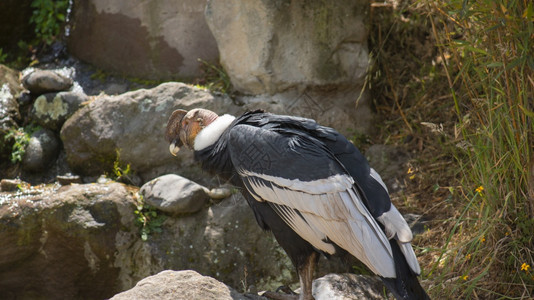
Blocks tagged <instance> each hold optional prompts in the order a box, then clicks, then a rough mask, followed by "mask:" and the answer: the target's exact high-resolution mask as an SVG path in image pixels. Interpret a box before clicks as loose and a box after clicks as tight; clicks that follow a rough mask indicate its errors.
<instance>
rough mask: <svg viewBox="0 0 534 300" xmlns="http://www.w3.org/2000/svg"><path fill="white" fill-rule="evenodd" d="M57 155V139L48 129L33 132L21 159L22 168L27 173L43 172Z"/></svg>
mask: <svg viewBox="0 0 534 300" xmlns="http://www.w3.org/2000/svg"><path fill="white" fill-rule="evenodd" d="M58 153H59V139H58V138H57V137H56V134H55V133H54V132H52V131H51V130H48V129H41V130H38V131H36V132H34V133H33V134H32V135H31V137H30V142H29V143H28V145H27V146H26V150H25V152H24V156H23V157H22V168H23V169H24V170H25V171H29V172H40V171H44V170H45V169H46V167H47V166H48V165H50V164H51V163H52V162H53V161H54V160H55V159H56V157H57V155H58Z"/></svg>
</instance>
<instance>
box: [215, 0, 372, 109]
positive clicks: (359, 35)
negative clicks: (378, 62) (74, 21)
mask: <svg viewBox="0 0 534 300" xmlns="http://www.w3.org/2000/svg"><path fill="white" fill-rule="evenodd" d="M368 7H369V1H368V0H359V1H352V0H344V1H329V2H317V1H306V0H298V1H262V0H254V1H229V0H224V1H220V0H209V1H208V5H207V7H206V10H205V15H206V20H207V23H208V25H209V27H210V29H211V31H212V33H213V35H214V37H215V39H216V40H217V46H218V47H219V51H220V57H221V63H222V65H223V66H224V68H225V70H226V71H227V72H228V75H229V77H230V79H231V81H232V83H233V85H234V87H235V88H236V89H237V90H238V91H240V92H243V93H247V94H253V95H257V94H264V93H267V94H274V93H277V92H282V91H285V90H287V89H289V88H290V87H296V88H298V89H300V90H302V89H303V88H304V87H310V86H316V87H319V86H323V87H325V86H330V87H332V86H336V87H340V86H345V87H347V86H354V85H361V84H362V83H363V81H364V77H365V74H366V70H367V67H368V64H369V59H368V50H367V26H366V23H367V20H366V19H367V14H368V11H367V9H368ZM355 99H356V98H354V99H353V100H355Z"/></svg>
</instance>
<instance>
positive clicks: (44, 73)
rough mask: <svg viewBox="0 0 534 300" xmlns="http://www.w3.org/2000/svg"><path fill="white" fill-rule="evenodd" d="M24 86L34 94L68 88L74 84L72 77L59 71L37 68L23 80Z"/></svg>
mask: <svg viewBox="0 0 534 300" xmlns="http://www.w3.org/2000/svg"><path fill="white" fill-rule="evenodd" d="M21 82H22V85H23V86H24V88H26V89H27V90H29V91H30V92H31V93H32V94H34V95H41V94H43V93H50V92H59V91H65V90H68V89H69V88H70V87H71V86H72V83H73V82H72V79H70V78H68V77H65V76H63V75H62V74H60V73H59V72H54V71H51V70H40V69H35V70H33V72H30V73H28V74H26V75H24V77H23V78H22V80H21Z"/></svg>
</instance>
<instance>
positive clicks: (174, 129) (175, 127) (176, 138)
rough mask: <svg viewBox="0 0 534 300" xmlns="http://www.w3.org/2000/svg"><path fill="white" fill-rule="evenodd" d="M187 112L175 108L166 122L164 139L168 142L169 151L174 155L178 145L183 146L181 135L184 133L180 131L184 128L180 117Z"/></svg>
mask: <svg viewBox="0 0 534 300" xmlns="http://www.w3.org/2000/svg"><path fill="white" fill-rule="evenodd" d="M186 114H187V111H185V110H183V109H177V110H175V111H174V112H173V113H172V115H171V116H170V118H169V121H168V122H167V128H166V130H165V139H166V140H167V141H168V142H169V144H170V145H169V151H170V152H171V154H172V155H174V156H176V154H177V153H178V151H180V147H182V146H183V141H182V139H181V136H182V135H184V134H185V132H184V133H182V132H183V131H184V128H182V119H183V118H184V117H185V115H186Z"/></svg>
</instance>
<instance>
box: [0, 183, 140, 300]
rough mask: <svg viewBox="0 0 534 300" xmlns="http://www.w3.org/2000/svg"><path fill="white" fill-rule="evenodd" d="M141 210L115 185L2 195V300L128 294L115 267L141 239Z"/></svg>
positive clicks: (89, 185)
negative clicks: (136, 213)
mask: <svg viewBox="0 0 534 300" xmlns="http://www.w3.org/2000/svg"><path fill="white" fill-rule="evenodd" d="M135 207H136V206H135V201H134V198H133V197H132V195H131V193H130V191H129V190H128V189H127V188H126V187H125V186H123V185H120V184H117V183H111V184H105V185H100V184H87V185H71V186H63V187H61V188H59V186H58V185H53V186H48V187H44V186H41V187H35V188H31V189H30V188H27V189H23V190H22V191H20V192H19V193H17V194H12V195H11V196H10V195H9V194H8V195H2V196H1V197H0V240H1V241H2V247H0V295H2V298H5V299H36V298H39V299H57V298H58V297H60V298H65V299H104V298H109V297H111V296H113V295H115V294H116V293H118V292H120V291H123V290H125V289H127V288H130V287H131V285H128V286H125V285H123V282H124V281H123V280H121V278H122V276H126V275H121V274H123V272H124V270H123V269H121V268H120V267H119V266H117V265H116V264H119V265H120V262H118V259H117V256H120V255H119V254H120V253H121V252H123V251H124V248H130V247H132V244H133V243H134V242H135V241H136V240H138V239H139V238H138V228H137V227H136V226H135V225H134V214H133V211H134V210H135ZM139 267H143V266H142V265H141V266H139Z"/></svg>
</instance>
